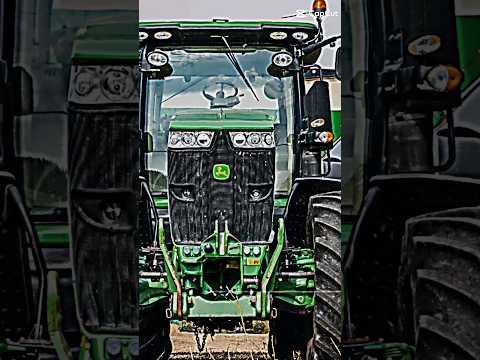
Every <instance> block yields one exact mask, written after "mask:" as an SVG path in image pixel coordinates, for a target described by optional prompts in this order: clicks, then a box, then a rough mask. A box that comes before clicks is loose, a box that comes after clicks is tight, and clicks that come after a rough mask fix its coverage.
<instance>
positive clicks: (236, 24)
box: [140, 21, 317, 30]
mask: <svg viewBox="0 0 480 360" xmlns="http://www.w3.org/2000/svg"><path fill="white" fill-rule="evenodd" d="M160 26H161V27H169V26H170V27H179V28H233V29H235V28H247V29H257V28H262V27H264V26H267V27H283V28H292V29H297V28H304V29H306V30H316V29H317V28H316V26H315V25H314V24H311V23H307V22H289V21H228V22H213V21H182V22H180V21H144V22H140V28H155V27H160Z"/></svg>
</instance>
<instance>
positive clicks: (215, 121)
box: [170, 110, 275, 131]
mask: <svg viewBox="0 0 480 360" xmlns="http://www.w3.org/2000/svg"><path fill="white" fill-rule="evenodd" d="M274 123H275V116H274V115H271V114H269V111H268V110H265V111H252V110H249V111H235V110H233V111H232V110H230V111H224V112H210V111H208V110H207V111H201V110H191V111H185V112H183V113H179V114H176V115H174V116H172V120H171V122H170V129H171V130H213V131H216V130H259V131H261V130H263V131H269V130H270V131H272V130H273V126H274Z"/></svg>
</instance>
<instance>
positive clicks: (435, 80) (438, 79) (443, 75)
mask: <svg viewBox="0 0 480 360" xmlns="http://www.w3.org/2000/svg"><path fill="white" fill-rule="evenodd" d="M426 80H427V83H428V85H430V86H431V87H432V88H433V90H436V91H440V92H444V91H447V86H448V69H447V67H446V66H442V65H440V66H436V67H434V68H433V69H432V70H430V71H429V72H428V74H427V78H426Z"/></svg>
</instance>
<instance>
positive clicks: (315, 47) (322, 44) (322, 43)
mask: <svg viewBox="0 0 480 360" xmlns="http://www.w3.org/2000/svg"><path fill="white" fill-rule="evenodd" d="M340 38H341V36H340V35H337V36H333V37H331V38H328V39H326V40H323V41H320V42H317V43H315V44H312V45H308V46H307V47H305V48H303V53H304V54H305V55H306V54H310V53H312V52H314V51H315V50H318V49H321V48H323V47H325V46H327V45H330V44H332V43H334V42H335V41H337V40H338V39H340Z"/></svg>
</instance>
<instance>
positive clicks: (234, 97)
mask: <svg viewBox="0 0 480 360" xmlns="http://www.w3.org/2000/svg"><path fill="white" fill-rule="evenodd" d="M214 87H215V88H217V91H216V92H215V95H211V94H209V91H211V90H215V89H214ZM225 89H229V90H228V92H231V91H232V90H233V93H232V94H231V95H228V96H227V95H226V91H225ZM238 92H239V91H238V88H237V87H236V86H235V85H233V84H232V83H230V82H227V81H216V82H214V83H212V84H208V85H206V86H205V87H204V88H203V96H204V97H205V98H206V99H208V100H209V101H210V108H211V109H225V108H232V107H234V106H235V105H238V104H240V99H239V97H240V96H242V95H238Z"/></svg>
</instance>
